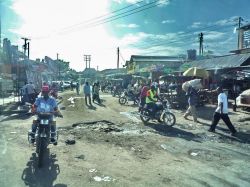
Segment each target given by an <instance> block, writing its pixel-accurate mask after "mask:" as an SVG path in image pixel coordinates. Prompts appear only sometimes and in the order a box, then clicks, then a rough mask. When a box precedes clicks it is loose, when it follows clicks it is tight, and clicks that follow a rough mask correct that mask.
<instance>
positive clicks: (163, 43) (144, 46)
mask: <svg viewBox="0 0 250 187" xmlns="http://www.w3.org/2000/svg"><path fill="white" fill-rule="evenodd" d="M228 26H230V27H231V26H233V25H228ZM228 26H227V27H228ZM213 27H214V26H213ZM224 28H225V27H223V28H222V29H224ZM218 30H220V29H216V30H212V31H218ZM210 31H211V30H210ZM203 33H207V32H203ZM192 34H195V33H192ZM190 37H192V36H190V35H183V36H179V38H175V39H173V40H170V41H168V42H158V43H154V44H153V45H152V44H151V45H150V44H149V45H139V46H138V45H132V46H135V47H137V48H144V49H145V48H149V47H157V46H162V45H169V44H174V43H179V42H181V41H183V40H185V39H190ZM195 37H196V36H195Z"/></svg>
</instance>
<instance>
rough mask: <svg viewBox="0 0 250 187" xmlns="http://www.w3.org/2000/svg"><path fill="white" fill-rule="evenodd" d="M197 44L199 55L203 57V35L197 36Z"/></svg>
mask: <svg viewBox="0 0 250 187" xmlns="http://www.w3.org/2000/svg"><path fill="white" fill-rule="evenodd" d="M199 43H200V47H199V55H200V56H201V55H203V33H202V32H201V33H200V34H199Z"/></svg>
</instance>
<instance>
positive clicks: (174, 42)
mask: <svg viewBox="0 0 250 187" xmlns="http://www.w3.org/2000/svg"><path fill="white" fill-rule="evenodd" d="M228 26H234V25H228ZM222 29H228V28H226V27H223V28H220V29H217V30H212V31H218V30H222ZM203 34H204V35H206V34H207V32H203ZM196 37H197V36H196ZM193 39H195V38H193ZM205 39H206V38H205ZM180 42H182V43H180ZM184 42H185V44H186V45H187V44H192V43H194V41H190V37H189V39H188V40H186V41H183V40H182V41H181V40H178V41H173V42H168V43H165V44H175V46H174V47H178V46H179V45H183V43H184ZM176 43H179V44H176ZM204 43H205V44H208V43H210V42H206V40H205V42H204ZM158 46H163V47H166V46H165V45H158ZM197 46H198V44H197ZM153 47H157V46H150V47H148V48H147V49H150V48H153ZM166 50H167V49H155V50H153V51H151V52H146V53H147V54H152V53H157V52H160V51H166Z"/></svg>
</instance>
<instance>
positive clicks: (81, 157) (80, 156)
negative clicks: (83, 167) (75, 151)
mask: <svg viewBox="0 0 250 187" xmlns="http://www.w3.org/2000/svg"><path fill="white" fill-rule="evenodd" d="M75 158H78V159H81V160H84V159H85V156H84V155H79V156H76V157H75Z"/></svg>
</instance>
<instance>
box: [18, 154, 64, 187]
mask: <svg viewBox="0 0 250 187" xmlns="http://www.w3.org/2000/svg"><path fill="white" fill-rule="evenodd" d="M44 156H45V158H47V159H46V160H45V161H44V163H43V166H42V168H38V167H37V159H38V158H37V156H36V153H33V154H32V156H31V157H30V160H29V161H28V162H27V164H26V168H25V169H24V170H23V173H22V176H21V178H22V180H23V181H24V183H25V185H26V186H29V187H37V186H46V187H67V185H65V184H55V185H53V183H54V181H55V180H56V178H57V176H58V175H59V173H60V168H59V165H58V164H56V163H55V162H56V161H57V159H56V154H50V153H49V150H48V151H46V153H45V155H44Z"/></svg>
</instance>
